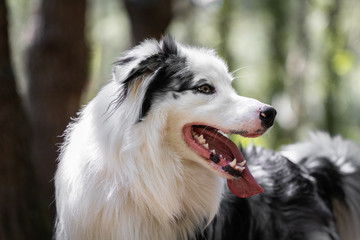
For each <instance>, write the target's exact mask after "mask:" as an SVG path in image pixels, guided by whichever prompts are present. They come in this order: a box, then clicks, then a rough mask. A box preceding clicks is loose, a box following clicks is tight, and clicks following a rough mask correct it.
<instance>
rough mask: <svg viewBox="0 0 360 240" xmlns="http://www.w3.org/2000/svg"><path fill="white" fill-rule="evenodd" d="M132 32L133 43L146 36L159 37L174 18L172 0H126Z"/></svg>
mask: <svg viewBox="0 0 360 240" xmlns="http://www.w3.org/2000/svg"><path fill="white" fill-rule="evenodd" d="M125 6H126V9H127V11H128V14H129V19H130V23H131V33H132V45H136V44H138V43H139V42H141V41H143V40H145V39H146V38H157V39H159V38H160V37H161V36H162V35H163V34H164V33H165V30H166V28H167V27H168V25H169V23H170V21H171V19H172V18H173V11H172V1H171V0H147V1H143V0H136V1H134V0H125Z"/></svg>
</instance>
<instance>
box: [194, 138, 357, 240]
mask: <svg viewBox="0 0 360 240" xmlns="http://www.w3.org/2000/svg"><path fill="white" fill-rule="evenodd" d="M244 156H245V157H246V158H247V160H248V162H249V167H250V169H251V171H252V173H253V174H254V177H255V178H256V180H257V181H258V182H259V183H260V185H261V186H262V187H263V188H264V193H263V194H261V195H257V196H253V197H251V198H248V199H240V198H236V197H234V196H233V195H232V194H231V193H228V195H227V197H225V198H224V199H223V201H222V203H221V209H220V211H219V214H218V215H217V218H216V219H215V220H214V222H213V223H212V224H211V225H210V226H209V227H208V229H207V230H206V231H205V233H204V235H202V237H203V238H204V239H242V240H243V239H245V240H246V239H247V240H256V239H262V240H275V239H276V240H302V239H309V240H340V239H342V240H357V239H360V228H359V226H360V184H359V183H360V148H359V147H358V146H357V145H355V144H354V143H352V142H350V141H348V140H344V139H343V138H341V137H335V138H331V137H330V136H329V135H328V134H325V133H314V134H312V135H311V137H310V139H309V140H308V141H306V142H301V143H297V144H294V145H290V146H287V147H285V148H284V149H283V151H282V152H280V153H276V152H274V151H271V150H267V149H263V148H259V147H252V146H251V147H248V148H246V149H244ZM285 156H286V157H288V158H286V157H285ZM288 159H291V161H290V160H288ZM200 239H201V237H200Z"/></svg>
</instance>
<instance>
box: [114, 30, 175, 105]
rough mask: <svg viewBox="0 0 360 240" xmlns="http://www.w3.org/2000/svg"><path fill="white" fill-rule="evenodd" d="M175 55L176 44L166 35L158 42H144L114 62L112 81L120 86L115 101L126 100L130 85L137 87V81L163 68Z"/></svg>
mask: <svg viewBox="0 0 360 240" xmlns="http://www.w3.org/2000/svg"><path fill="white" fill-rule="evenodd" d="M177 54H178V46H177V43H176V42H175V40H174V39H173V38H172V37H171V36H169V35H166V36H164V37H163V38H162V39H161V41H160V42H157V41H156V40H146V41H144V42H143V43H141V44H140V45H138V46H136V47H134V48H133V49H132V50H130V51H128V52H126V54H125V55H124V56H123V57H121V58H120V59H119V60H117V61H115V62H114V68H113V80H115V81H117V82H118V83H120V84H121V85H122V88H121V93H120V95H119V97H118V99H117V100H118V103H121V102H122V101H123V100H124V99H125V98H126V96H127V95H128V93H129V90H130V87H131V85H138V84H139V82H138V81H141V82H142V81H143V80H144V79H146V77H148V76H150V75H152V74H153V73H154V72H156V70H158V69H159V68H160V67H161V66H163V64H164V63H165V61H166V59H167V58H169V56H172V55H177ZM135 82H137V84H135Z"/></svg>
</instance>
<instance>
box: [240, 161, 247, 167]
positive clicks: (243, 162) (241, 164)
mask: <svg viewBox="0 0 360 240" xmlns="http://www.w3.org/2000/svg"><path fill="white" fill-rule="evenodd" d="M245 163H246V160H244V161H242V162H241V163H238V165H239V166H240V167H243V166H244V165H245Z"/></svg>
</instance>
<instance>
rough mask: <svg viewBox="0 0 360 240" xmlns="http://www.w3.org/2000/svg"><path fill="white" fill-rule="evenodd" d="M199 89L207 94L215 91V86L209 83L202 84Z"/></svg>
mask: <svg viewBox="0 0 360 240" xmlns="http://www.w3.org/2000/svg"><path fill="white" fill-rule="evenodd" d="M197 90H198V91H199V92H201V93H205V94H211V93H214V92H215V88H214V87H213V86H211V85H209V84H204V85H201V86H200V87H198V88H197Z"/></svg>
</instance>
